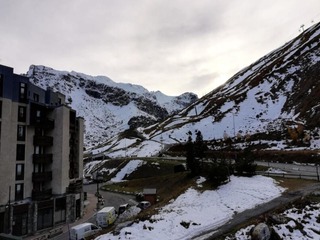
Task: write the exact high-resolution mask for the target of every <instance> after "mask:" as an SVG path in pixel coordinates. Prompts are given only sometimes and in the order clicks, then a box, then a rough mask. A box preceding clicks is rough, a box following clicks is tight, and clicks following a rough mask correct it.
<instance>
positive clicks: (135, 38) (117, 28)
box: [0, 0, 320, 95]
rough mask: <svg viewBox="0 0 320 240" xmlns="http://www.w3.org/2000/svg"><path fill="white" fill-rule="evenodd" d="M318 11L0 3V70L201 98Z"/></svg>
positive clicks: (206, 2) (226, 5) (200, 4)
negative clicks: (86, 78) (94, 78)
mask: <svg viewBox="0 0 320 240" xmlns="http://www.w3.org/2000/svg"><path fill="white" fill-rule="evenodd" d="M318 9H320V2H319V1H318V0H309V1H308V4H302V3H301V2H300V1H298V0H292V1H290V3H288V2H285V1H278V0H268V1H267V0H261V1H254V0H243V1H236V0H231V1H223V0H215V1H212V0H201V1H194V0H175V1H171V0H153V1H149V0H136V1H130V0H95V1H89V0H68V1H64V0H52V1H43V0H29V1H18V0H2V1H1V7H0V22H1V24H0V31H1V38H0V52H1V59H2V60H1V64H4V65H9V66H12V67H14V68H15V71H16V72H18V73H22V72H26V71H27V69H28V67H29V65H31V64H42V65H47V66H49V67H52V68H56V69H58V70H68V71H71V70H74V71H78V72H84V73H86V74H90V75H106V76H109V77H110V78H112V79H113V80H114V81H117V82H130V83H134V84H140V85H143V86H144V87H146V88H147V89H149V90H161V91H162V92H164V93H166V94H169V95H178V94H181V93H183V92H186V91H196V93H198V94H199V95H202V94H204V93H207V92H210V91H211V90H213V89H212V88H215V87H217V86H218V85H220V84H222V83H223V82H225V81H226V80H227V79H228V78H230V77H231V76H232V75H234V74H235V73H236V71H238V70H240V69H241V68H244V67H246V66H247V65H249V64H251V63H252V62H253V61H255V60H257V59H258V58H259V57H262V56H263V55H264V54H266V53H268V52H270V51H271V50H273V49H275V48H277V47H280V46H281V44H283V43H285V42H286V41H289V40H290V39H291V38H293V37H294V36H296V35H297V34H298V33H299V32H298V30H299V27H300V25H301V24H305V25H306V27H308V26H310V23H309V24H308V22H307V21H311V20H314V21H320V12H319V10H318ZM211 78H212V79H211Z"/></svg>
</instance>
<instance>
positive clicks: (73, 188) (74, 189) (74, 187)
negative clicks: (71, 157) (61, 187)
mask: <svg viewBox="0 0 320 240" xmlns="http://www.w3.org/2000/svg"><path fill="white" fill-rule="evenodd" d="M82 184H83V183H82V180H77V181H75V182H72V183H70V184H69V186H68V187H67V192H68V193H80V192H82Z"/></svg>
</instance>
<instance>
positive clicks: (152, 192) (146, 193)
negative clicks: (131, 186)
mask: <svg viewBox="0 0 320 240" xmlns="http://www.w3.org/2000/svg"><path fill="white" fill-rule="evenodd" d="M143 197H144V200H145V201H149V202H150V203H151V204H155V203H156V202H157V189H156V188H144V189H143Z"/></svg>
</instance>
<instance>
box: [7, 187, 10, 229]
mask: <svg viewBox="0 0 320 240" xmlns="http://www.w3.org/2000/svg"><path fill="white" fill-rule="evenodd" d="M7 209H8V230H7V231H8V234H11V186H9V200H8V204H7Z"/></svg>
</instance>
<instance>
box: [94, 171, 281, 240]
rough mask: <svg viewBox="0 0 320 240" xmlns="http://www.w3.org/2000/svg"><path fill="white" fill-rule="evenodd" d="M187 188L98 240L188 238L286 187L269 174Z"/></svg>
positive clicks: (235, 178)
mask: <svg viewBox="0 0 320 240" xmlns="http://www.w3.org/2000/svg"><path fill="white" fill-rule="evenodd" d="M203 180H204V179H203V178H200V179H199V180H198V188H197V189H194V188H190V189H188V190H187V191H186V192H185V193H183V194H182V195H180V196H179V197H178V198H177V199H172V201H171V202H170V203H169V204H168V205H166V206H164V207H163V208H161V209H159V212H158V214H157V215H154V216H152V217H151V219H150V220H147V221H140V222H138V223H134V224H133V225H132V226H130V227H126V228H123V229H122V230H121V232H120V234H119V235H117V236H114V235H113V234H112V233H109V234H105V235H101V236H99V237H98V238H97V239H99V240H107V239H110V240H113V239H117V240H120V239H139V240H141V239H144V240H148V239H150V240H151V239H152V240H153V239H161V240H166V239H168V240H169V239H170V240H174V239H184V240H185V239H191V238H192V237H194V236H197V235H199V234H201V233H203V232H206V231H207V230H209V229H210V230H211V229H214V228H218V227H219V226H221V225H223V224H224V223H226V222H228V221H229V220H230V219H232V217H233V215H235V214H237V213H239V212H242V211H244V210H246V209H250V208H253V207H255V206H257V205H259V204H262V203H265V202H268V201H270V200H272V199H274V198H276V197H278V196H279V195H281V193H282V192H283V191H284V190H285V189H283V188H281V187H279V186H278V185H277V183H276V182H275V181H274V180H273V179H271V178H268V177H263V176H254V177H252V178H245V177H235V176H232V177H231V181H230V182H229V183H227V184H225V185H222V186H220V187H219V188H218V189H217V190H205V191H201V183H202V181H203Z"/></svg>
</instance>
